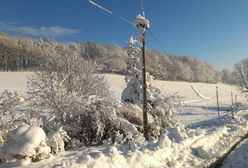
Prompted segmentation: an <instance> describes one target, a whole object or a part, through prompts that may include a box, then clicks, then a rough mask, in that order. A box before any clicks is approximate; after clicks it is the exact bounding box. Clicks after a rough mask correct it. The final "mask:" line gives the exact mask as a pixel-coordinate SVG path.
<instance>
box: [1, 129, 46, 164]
mask: <svg viewBox="0 0 248 168" xmlns="http://www.w3.org/2000/svg"><path fill="white" fill-rule="evenodd" d="M7 138H8V139H7V140H6V141H5V142H4V144H3V147H2V148H0V160H2V161H6V162H17V161H18V160H26V161H28V162H30V161H38V160H41V159H43V158H47V157H49V153H50V151H51V149H50V147H49V146H47V144H46V134H45V132H44V131H43V129H42V128H40V127H37V126H29V125H23V126H21V127H19V128H16V129H14V130H11V131H9V132H8V136H7ZM15 166H22V165H15Z"/></svg>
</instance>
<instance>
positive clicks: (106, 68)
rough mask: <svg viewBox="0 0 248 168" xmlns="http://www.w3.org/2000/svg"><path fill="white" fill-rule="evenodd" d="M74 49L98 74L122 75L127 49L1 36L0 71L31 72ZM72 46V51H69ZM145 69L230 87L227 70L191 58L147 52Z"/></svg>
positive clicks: (169, 77)
mask: <svg viewBox="0 0 248 168" xmlns="http://www.w3.org/2000/svg"><path fill="white" fill-rule="evenodd" d="M59 46H60V47H61V46H62V47H66V48H68V49H75V47H76V49H77V50H78V52H80V54H81V56H82V57H83V58H86V59H91V60H93V61H95V62H96V63H97V64H98V67H99V72H100V73H116V74H125V72H126V71H125V70H126V66H127V64H126V60H127V57H128V55H127V48H125V47H124V48H122V47H119V46H117V45H101V44H98V43H96V42H77V43H73V44H72V43H70V44H69V43H59V42H57V41H55V40H53V39H40V40H37V39H31V38H27V37H25V36H9V35H6V34H5V33H0V71H33V70H37V69H38V68H39V65H40V64H41V63H44V62H46V60H48V59H49V57H52V56H53V54H55V53H56V52H55V51H56V50H59V48H60V47H59ZM72 46H74V47H72ZM146 54H147V64H148V65H147V67H148V71H149V73H150V74H151V75H153V76H154V77H155V78H156V79H161V80H171V81H187V82H206V83H217V82H218V81H220V82H221V81H222V82H224V83H229V80H230V79H228V78H229V77H230V76H231V72H230V71H229V70H223V71H222V72H218V71H216V70H215V69H214V67H213V66H212V65H210V64H208V63H207V62H203V61H200V60H198V59H197V58H194V57H192V56H183V57H179V56H176V55H165V54H163V53H161V52H158V51H154V50H147V51H146Z"/></svg>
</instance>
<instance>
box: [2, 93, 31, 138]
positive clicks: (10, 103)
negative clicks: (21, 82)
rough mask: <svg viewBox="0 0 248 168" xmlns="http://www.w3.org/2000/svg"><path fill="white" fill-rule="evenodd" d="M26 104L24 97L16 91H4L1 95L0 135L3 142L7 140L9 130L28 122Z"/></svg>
mask: <svg viewBox="0 0 248 168" xmlns="http://www.w3.org/2000/svg"><path fill="white" fill-rule="evenodd" d="M24 103H25V101H24V96H22V95H21V94H20V93H19V92H18V91H16V90H15V91H13V92H12V91H9V90H4V91H3V92H2V93H0V114H1V115H0V134H1V137H2V139H3V140H4V139H6V133H7V131H8V130H10V129H13V128H15V127H16V126H17V125H18V124H23V123H25V122H26V121H27V120H28V116H27V115H26V113H25V107H24Z"/></svg>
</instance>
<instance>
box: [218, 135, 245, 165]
mask: <svg viewBox="0 0 248 168" xmlns="http://www.w3.org/2000/svg"><path fill="white" fill-rule="evenodd" d="M247 159H248V139H247V140H245V141H244V142H242V143H241V144H240V145H239V146H238V147H237V149H236V150H235V151H234V152H232V153H231V155H229V157H228V158H227V159H226V162H225V164H224V166H223V167H226V168H232V167H235V168H246V167H248V162H247Z"/></svg>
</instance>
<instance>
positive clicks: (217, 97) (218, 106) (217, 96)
mask: <svg viewBox="0 0 248 168" xmlns="http://www.w3.org/2000/svg"><path fill="white" fill-rule="evenodd" d="M216 99H217V108H218V117H219V118H220V105H219V92H218V86H216Z"/></svg>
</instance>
